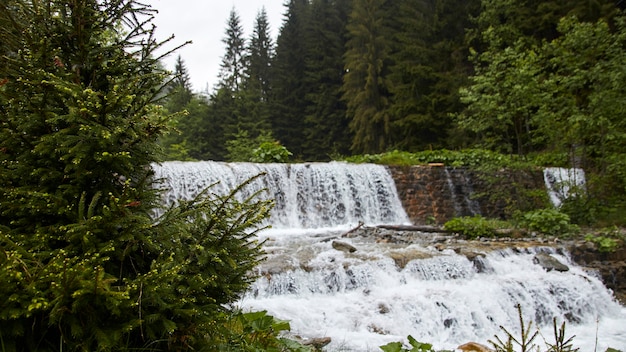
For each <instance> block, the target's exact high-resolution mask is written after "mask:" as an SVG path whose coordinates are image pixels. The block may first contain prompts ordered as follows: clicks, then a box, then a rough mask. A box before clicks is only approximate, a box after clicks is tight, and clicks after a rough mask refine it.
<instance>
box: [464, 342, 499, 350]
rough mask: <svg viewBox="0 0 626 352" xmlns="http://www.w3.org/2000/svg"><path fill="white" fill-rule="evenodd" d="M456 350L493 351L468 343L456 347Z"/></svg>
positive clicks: (477, 344) (474, 343)
mask: <svg viewBox="0 0 626 352" xmlns="http://www.w3.org/2000/svg"><path fill="white" fill-rule="evenodd" d="M457 349H459V350H461V351H463V352H492V351H493V350H492V349H491V348H489V347H487V346H484V345H481V344H479V343H476V342H468V343H465V344H462V345H461V346H459V347H457Z"/></svg>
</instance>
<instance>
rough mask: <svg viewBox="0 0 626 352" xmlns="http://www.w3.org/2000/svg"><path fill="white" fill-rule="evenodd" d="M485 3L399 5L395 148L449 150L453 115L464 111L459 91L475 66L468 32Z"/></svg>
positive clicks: (424, 0)
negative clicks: (473, 19) (470, 59)
mask: <svg viewBox="0 0 626 352" xmlns="http://www.w3.org/2000/svg"><path fill="white" fill-rule="evenodd" d="M479 5H480V0H470V1H459V0H443V1H433V0H411V1H404V2H401V3H397V4H396V7H395V8H393V9H392V11H393V13H396V14H398V15H397V16H395V17H394V16H391V15H390V16H388V19H391V18H394V20H393V23H390V25H389V26H390V27H392V28H394V33H395V35H394V36H393V40H392V42H393V44H392V45H393V54H392V57H393V64H392V68H391V69H390V76H389V77H390V80H391V81H392V85H391V86H392V88H391V92H392V94H393V98H392V103H391V108H390V110H391V111H392V114H393V117H392V120H393V125H392V126H393V139H394V143H393V144H394V146H395V147H397V148H400V149H403V150H409V151H416V150H423V149H427V148H443V147H448V146H449V144H448V143H449V138H448V136H449V132H450V130H451V129H452V127H453V119H452V118H451V114H452V113H454V112H456V111H458V110H459V109H460V108H461V103H460V101H459V98H458V94H457V92H458V89H459V87H460V86H461V85H462V84H463V83H465V82H466V81H467V76H468V74H469V73H470V72H471V65H470V64H469V60H468V59H467V57H468V56H469V50H468V48H467V45H466V44H465V31H466V29H467V28H470V26H471V22H470V20H471V18H472V16H474V15H476V14H477V12H478V11H479Z"/></svg>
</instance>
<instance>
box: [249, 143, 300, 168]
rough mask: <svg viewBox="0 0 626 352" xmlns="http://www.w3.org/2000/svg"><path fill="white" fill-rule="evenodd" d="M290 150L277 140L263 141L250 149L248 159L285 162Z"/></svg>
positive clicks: (258, 161)
mask: <svg viewBox="0 0 626 352" xmlns="http://www.w3.org/2000/svg"><path fill="white" fill-rule="evenodd" d="M291 155H292V154H291V152H290V151H288V150H287V148H285V147H283V146H282V145H280V143H278V142H263V143H261V145H260V146H259V147H258V148H256V149H254V150H253V151H252V158H250V161H252V162H255V163H286V162H289V157H290V156H291Z"/></svg>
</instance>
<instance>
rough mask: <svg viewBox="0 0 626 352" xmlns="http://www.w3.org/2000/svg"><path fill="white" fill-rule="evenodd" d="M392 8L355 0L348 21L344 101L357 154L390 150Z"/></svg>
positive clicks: (379, 0)
mask: <svg viewBox="0 0 626 352" xmlns="http://www.w3.org/2000/svg"><path fill="white" fill-rule="evenodd" d="M388 5H389V3H388V1H387V0H361V1H355V2H354V4H353V8H352V12H351V14H350V19H349V22H348V27H347V28H348V38H349V39H348V43H347V50H346V53H345V57H344V60H345V70H346V74H345V75H344V84H343V98H344V99H345V101H346V104H347V107H348V110H347V111H348V118H349V119H350V128H351V130H352V132H353V133H354V139H353V141H352V146H351V150H352V151H353V152H355V153H380V152H384V151H386V150H387V148H389V147H390V143H389V141H390V138H391V136H390V132H391V131H390V123H391V121H390V118H391V114H390V112H389V104H390V101H389V98H390V81H389V78H388V70H389V65H390V62H389V61H390V54H391V47H390V42H389V36H390V35H391V33H390V30H389V28H388V27H387V26H386V23H385V18H386V17H385V16H386V15H387V12H386V7H385V6H388Z"/></svg>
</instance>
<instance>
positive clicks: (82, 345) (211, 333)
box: [0, 0, 268, 351]
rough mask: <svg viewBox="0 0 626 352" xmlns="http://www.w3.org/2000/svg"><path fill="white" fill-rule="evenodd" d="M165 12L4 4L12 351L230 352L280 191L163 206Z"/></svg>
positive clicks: (2, 94) (7, 298) (2, 316)
mask: <svg viewBox="0 0 626 352" xmlns="http://www.w3.org/2000/svg"><path fill="white" fill-rule="evenodd" d="M151 15H152V10H151V9H150V8H149V7H147V6H144V5H141V4H139V3H136V2H134V1H132V0H127V1H125V0H120V1H107V2H101V1H97V0H84V1H64V0H55V1H26V0H8V1H3V2H2V3H0V23H2V24H3V25H6V26H8V27H7V28H3V29H2V31H3V34H7V35H9V36H10V37H9V38H7V40H4V38H3V41H2V42H3V44H2V52H1V54H2V55H3V58H2V61H3V64H2V66H0V77H1V80H2V84H1V85H0V102H2V104H0V141H2V142H0V143H1V145H0V197H1V199H2V201H1V202H0V248H1V249H2V250H1V251H0V301H2V302H3V304H2V307H1V308H0V326H1V327H2V329H1V331H0V338H1V341H2V349H3V350H6V351H61V350H62V351H111V350H115V351H123V350H138V349H142V348H147V349H158V350H189V349H195V350H202V349H204V350H215V348H214V346H213V345H214V341H215V339H222V337H220V336H219V335H220V334H224V333H225V332H224V331H223V330H222V329H220V326H221V324H220V322H221V321H222V320H223V319H224V316H225V315H226V314H227V313H228V308H227V305H228V303H230V302H233V301H234V300H236V299H237V298H238V297H239V296H240V295H241V294H242V293H243V292H244V291H245V290H246V288H247V287H248V285H249V283H250V280H251V278H250V277H249V276H248V273H249V272H250V270H251V269H252V268H253V267H254V266H255V265H256V263H257V261H258V255H259V251H260V249H259V245H258V244H255V243H253V242H251V236H253V235H254V230H255V226H256V225H255V224H257V223H258V221H259V220H260V219H261V218H262V217H263V216H265V215H267V209H268V208H267V203H265V202H257V203H254V201H251V202H247V203H244V204H241V203H239V202H237V201H235V200H234V197H233V196H232V195H226V196H216V197H213V196H211V195H210V190H209V191H207V192H205V193H204V194H202V195H201V196H199V197H198V198H197V199H196V200H194V201H190V202H186V203H184V204H182V205H181V206H178V207H174V208H172V209H170V210H169V211H167V212H165V214H164V215H162V216H161V217H159V218H158V219H156V220H155V219H154V218H153V212H154V210H155V208H158V200H157V197H156V196H157V188H156V184H155V183H154V181H153V180H152V176H151V175H152V169H151V164H152V163H153V162H155V161H156V159H155V151H156V149H157V145H156V141H157V138H158V137H159V135H160V133H161V131H162V130H163V129H164V128H165V127H166V126H165V122H166V118H164V115H163V111H162V109H161V108H160V107H158V106H156V105H154V103H155V101H156V99H158V97H160V96H162V93H161V90H162V88H163V87H162V85H163V84H162V82H163V81H164V79H165V75H164V72H162V70H161V69H160V68H159V67H160V66H159V64H158V57H157V56H156V55H155V52H156V50H157V49H159V48H160V46H161V44H159V43H157V42H155V40H154V33H153V27H151V26H150V19H151ZM122 23H123V24H124V25H125V28H126V29H124V27H122V26H121V24H122Z"/></svg>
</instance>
